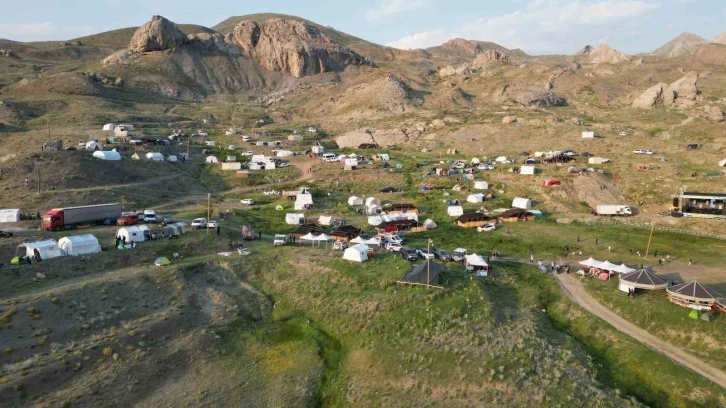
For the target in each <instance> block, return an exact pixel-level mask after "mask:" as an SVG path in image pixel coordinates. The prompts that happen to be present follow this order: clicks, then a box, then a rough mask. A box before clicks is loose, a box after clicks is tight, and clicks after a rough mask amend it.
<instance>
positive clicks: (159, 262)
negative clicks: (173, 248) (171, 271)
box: [154, 256, 171, 266]
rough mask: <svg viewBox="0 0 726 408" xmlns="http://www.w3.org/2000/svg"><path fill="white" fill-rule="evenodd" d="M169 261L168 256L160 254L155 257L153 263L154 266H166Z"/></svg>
mask: <svg viewBox="0 0 726 408" xmlns="http://www.w3.org/2000/svg"><path fill="white" fill-rule="evenodd" d="M170 263H171V262H169V258H167V257H165V256H160V257H158V258H156V261H154V265H156V266H166V265H169V264H170Z"/></svg>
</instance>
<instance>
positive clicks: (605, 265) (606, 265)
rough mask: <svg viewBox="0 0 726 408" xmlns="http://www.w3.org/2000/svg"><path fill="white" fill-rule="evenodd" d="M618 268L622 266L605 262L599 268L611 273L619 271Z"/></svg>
mask: <svg viewBox="0 0 726 408" xmlns="http://www.w3.org/2000/svg"><path fill="white" fill-rule="evenodd" d="M618 266H620V265H615V264H614V263H611V262H610V261H605V262H602V263H601V264H600V266H599V268H600V269H602V270H605V271H611V272H612V271H614V270H615V269H617V268H618Z"/></svg>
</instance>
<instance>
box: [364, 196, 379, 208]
mask: <svg viewBox="0 0 726 408" xmlns="http://www.w3.org/2000/svg"><path fill="white" fill-rule="evenodd" d="M365 204H366V207H380V206H381V200H379V199H377V198H375V197H368V198H366V202H365Z"/></svg>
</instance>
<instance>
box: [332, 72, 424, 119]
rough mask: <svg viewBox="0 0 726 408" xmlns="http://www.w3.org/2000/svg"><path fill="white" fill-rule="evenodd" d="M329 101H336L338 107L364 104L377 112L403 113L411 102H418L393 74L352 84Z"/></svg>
mask: <svg viewBox="0 0 726 408" xmlns="http://www.w3.org/2000/svg"><path fill="white" fill-rule="evenodd" d="M331 101H332V102H336V105H337V108H339V109H348V108H350V107H355V108H360V107H361V106H364V107H365V108H366V109H367V110H369V111H371V112H378V113H380V112H384V113H403V112H405V111H407V110H408V108H409V106H411V105H412V104H418V103H419V99H418V98H415V97H414V96H413V93H412V90H411V88H410V87H409V86H408V84H407V83H406V82H404V81H403V80H402V79H401V78H399V77H397V76H395V75H393V74H386V75H384V76H383V77H382V78H379V79H377V80H375V81H372V82H366V83H363V84H360V85H356V86H353V87H351V88H349V89H348V90H346V91H345V93H343V94H342V95H340V96H338V97H334V98H332V99H331Z"/></svg>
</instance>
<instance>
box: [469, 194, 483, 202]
mask: <svg viewBox="0 0 726 408" xmlns="http://www.w3.org/2000/svg"><path fill="white" fill-rule="evenodd" d="M466 201H468V202H470V203H482V202H484V194H481V193H476V194H471V195H469V197H466Z"/></svg>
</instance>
